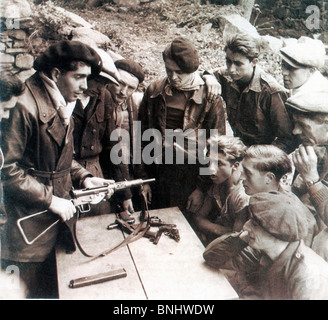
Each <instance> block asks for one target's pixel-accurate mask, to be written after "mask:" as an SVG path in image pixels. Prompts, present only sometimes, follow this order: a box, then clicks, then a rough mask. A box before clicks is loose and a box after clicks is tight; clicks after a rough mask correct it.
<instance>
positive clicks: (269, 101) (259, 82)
mask: <svg viewBox="0 0 328 320" xmlns="http://www.w3.org/2000/svg"><path fill="white" fill-rule="evenodd" d="M225 52H226V68H221V69H218V70H217V71H215V72H214V75H215V77H216V78H217V80H218V81H219V83H220V84H221V87H222V98H223V100H224V101H225V102H226V107H227V114H228V121H229V123H230V125H231V127H232V130H233V133H234V135H235V136H237V137H240V138H241V140H242V141H243V142H244V144H245V145H247V146H250V145H253V144H273V145H275V146H277V147H279V148H280V149H282V150H284V151H285V152H287V153H290V152H292V151H293V150H294V149H295V147H296V145H295V139H294V137H293V135H292V133H291V132H292V123H291V120H290V117H289V115H288V113H287V111H286V108H285V106H284V102H285V101H286V99H287V93H286V91H285V90H284V88H283V87H281V86H280V85H279V84H278V82H277V81H276V80H275V79H274V78H273V77H272V76H270V75H269V74H267V73H266V72H264V71H263V70H261V68H260V67H259V66H258V58H259V55H260V46H259V43H258V41H257V40H256V39H254V38H252V37H250V36H248V35H239V34H238V35H235V36H233V37H232V38H231V39H229V40H228V41H227V44H226V46H225ZM204 78H205V81H206V82H209V81H210V80H212V81H214V79H213V76H211V75H204Z"/></svg>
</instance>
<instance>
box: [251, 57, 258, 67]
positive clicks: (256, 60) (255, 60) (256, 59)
mask: <svg viewBox="0 0 328 320" xmlns="http://www.w3.org/2000/svg"><path fill="white" fill-rule="evenodd" d="M251 62H252V63H253V65H254V67H255V65H256V64H257V63H258V62H259V59H258V58H254V59H253V60H252V61H251Z"/></svg>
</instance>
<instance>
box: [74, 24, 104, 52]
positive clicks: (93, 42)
mask: <svg viewBox="0 0 328 320" xmlns="http://www.w3.org/2000/svg"><path fill="white" fill-rule="evenodd" d="M69 39H70V40H76V41H81V42H83V43H87V44H88V45H90V46H91V47H101V45H103V44H106V43H109V42H110V39H109V38H108V37H107V36H106V35H104V34H102V33H101V32H99V31H96V30H93V29H91V28H74V29H72V31H71V34H70V36H69Z"/></svg>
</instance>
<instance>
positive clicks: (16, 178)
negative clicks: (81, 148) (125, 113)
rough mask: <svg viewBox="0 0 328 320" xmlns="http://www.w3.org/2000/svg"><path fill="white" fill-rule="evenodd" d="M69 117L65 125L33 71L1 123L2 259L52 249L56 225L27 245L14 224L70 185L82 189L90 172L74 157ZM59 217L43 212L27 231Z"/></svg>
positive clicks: (26, 258)
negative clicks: (67, 123)
mask: <svg viewBox="0 0 328 320" xmlns="http://www.w3.org/2000/svg"><path fill="white" fill-rule="evenodd" d="M72 133H73V120H72V119H71V122H70V124H69V126H68V128H65V127H64V126H63V125H62V122H61V119H60V117H59V115H58V113H57V111H56V109H55V107H54V105H53V103H52V100H51V98H50V96H49V94H48V92H47V90H46V88H45V86H44V84H43V82H42V80H41V79H40V77H39V75H38V74H34V75H33V76H32V77H31V78H29V79H28V80H27V82H26V90H25V92H24V94H23V95H22V96H21V97H20V98H19V100H18V102H17V105H16V107H15V108H14V109H13V110H12V112H11V116H10V118H9V119H8V121H7V122H6V123H5V125H4V126H3V135H2V149H3V152H4V156H5V163H4V166H3V169H2V179H3V181H4V203H5V207H6V211H7V219H8V220H7V223H6V225H5V230H4V234H3V241H2V258H4V259H9V260H14V261H21V262H42V261H44V260H45V259H46V257H47V256H48V254H49V253H50V252H51V250H52V249H53V248H54V246H55V243H56V241H57V236H58V234H59V230H60V226H61V225H60V224H57V225H56V226H55V227H53V228H51V229H50V230H49V231H48V232H47V233H46V234H44V235H43V236H42V237H40V238H39V239H38V240H37V241H36V242H35V243H34V244H32V245H26V244H25V242H24V241H23V238H22V236H21V235H20V233H19V230H18V228H17V225H16V221H17V219H19V218H22V217H24V216H27V215H30V214H33V213H36V212H39V211H43V210H47V209H48V208H49V206H50V203H51V200H52V195H55V196H57V197H60V198H65V199H70V198H71V197H70V194H69V192H70V190H71V187H72V185H74V186H75V187H76V188H81V183H82V182H83V180H84V179H85V178H86V177H87V176H90V173H89V172H88V171H87V170H85V169H84V168H83V167H82V166H81V165H80V164H78V163H77V162H76V161H73V135H72ZM56 219H58V216H56V215H54V214H52V213H50V212H48V213H47V214H44V215H41V216H39V217H37V218H34V219H30V220H28V224H26V226H25V229H26V233H27V235H29V236H30V237H32V238H33V237H34V236H35V235H36V234H38V232H39V231H40V230H44V229H45V227H46V226H49V225H50V224H51V222H53V221H54V220H56Z"/></svg>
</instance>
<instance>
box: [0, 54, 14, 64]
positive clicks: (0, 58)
mask: <svg viewBox="0 0 328 320" xmlns="http://www.w3.org/2000/svg"><path fill="white" fill-rule="evenodd" d="M14 62H15V57H14V56H12V55H10V54H6V53H2V54H0V64H7V63H14Z"/></svg>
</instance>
